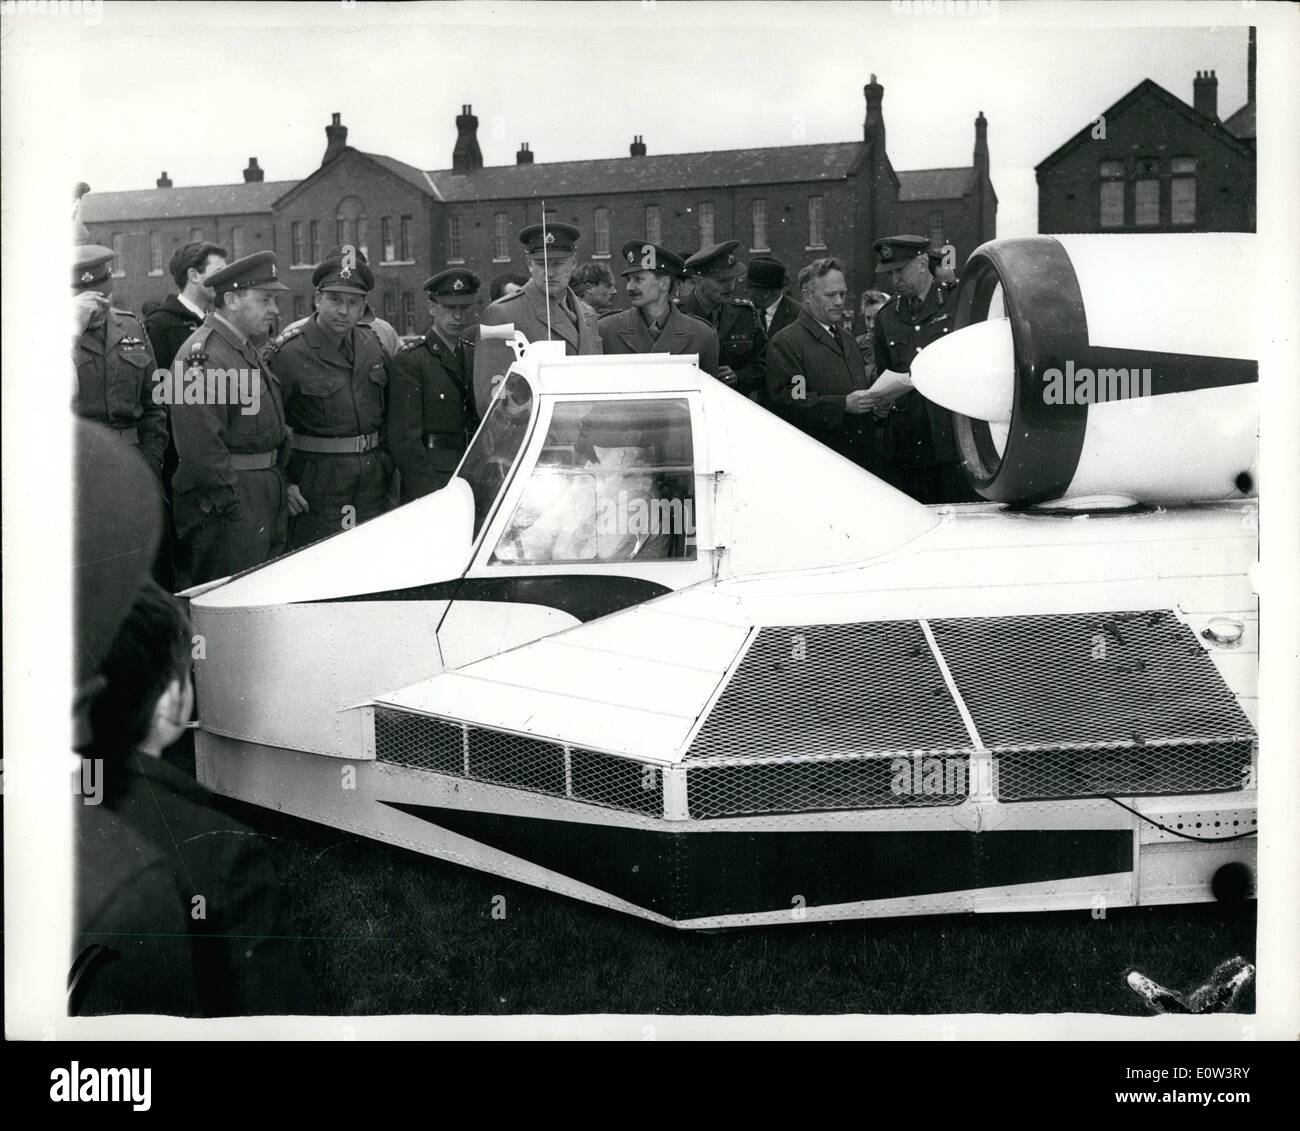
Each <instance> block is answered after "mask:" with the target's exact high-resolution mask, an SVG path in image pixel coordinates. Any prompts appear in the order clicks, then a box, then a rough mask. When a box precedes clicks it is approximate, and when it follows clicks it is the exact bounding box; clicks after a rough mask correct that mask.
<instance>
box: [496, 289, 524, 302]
mask: <svg viewBox="0 0 1300 1131" xmlns="http://www.w3.org/2000/svg"><path fill="white" fill-rule="evenodd" d="M523 293H524V292H523V291H522V290H518V291H511V292H510V293H509V294H508V295H502V296H501V297H500V298H499V299H497V302H514V301H515V299H517V298H518V297H519V296H520V295H522V294H523ZM491 305H493V306H495V305H496V303H495V302H494V303H492V304H491Z"/></svg>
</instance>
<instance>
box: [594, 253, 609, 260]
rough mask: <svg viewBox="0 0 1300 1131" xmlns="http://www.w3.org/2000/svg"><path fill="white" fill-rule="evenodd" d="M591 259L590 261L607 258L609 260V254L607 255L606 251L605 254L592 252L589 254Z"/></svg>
mask: <svg viewBox="0 0 1300 1131" xmlns="http://www.w3.org/2000/svg"><path fill="white" fill-rule="evenodd" d="M591 258H592V259H609V258H610V254H609V252H607V251H606V252H599V251H594V252H592V254H591Z"/></svg>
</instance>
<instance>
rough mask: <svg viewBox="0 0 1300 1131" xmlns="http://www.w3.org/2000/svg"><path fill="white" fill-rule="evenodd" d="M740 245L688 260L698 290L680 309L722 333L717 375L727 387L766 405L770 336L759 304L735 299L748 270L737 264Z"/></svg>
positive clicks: (711, 250) (736, 242)
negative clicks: (740, 278) (739, 281)
mask: <svg viewBox="0 0 1300 1131" xmlns="http://www.w3.org/2000/svg"><path fill="white" fill-rule="evenodd" d="M739 246H740V241H739V240H728V241H727V242H726V243H715V244H714V245H713V246H712V247H706V248H702V249H701V250H699V251H697V252H696V253H695V254H694V255H692V256H691V257H690V259H688V260H687V261H686V270H687V272H689V273H690V275H691V277H692V278H693V279H694V280H695V290H694V291H693V292H692V293H691V295H690V296H689V297H688V298H685V299H683V300H682V301H681V302H679V303H678V304H677V305H678V309H679V310H681V311H682V313H683V314H690V315H693V316H694V317H696V318H701V319H703V320H704V321H705V322H707V323H708V324H709V325H710V326H712V327H713V328H714V330H716V331H717V333H718V349H719V357H718V361H719V365H718V371H717V373H715V374H714V376H715V377H717V379H718V380H719V381H721V382H722V383H723V384H724V385H729V386H730V387H731V388H733V389H736V390H738V391H739V392H742V393H744V394H745V395H746V396H749V397H750V398H751V399H752V400H757V401H759V403H762V400H763V397H764V395H765V391H766V390H765V380H766V369H765V368H764V363H763V354H764V352H765V351H766V349H767V336H766V335H765V334H764V333H763V323H762V321H761V319H760V318H759V315H758V311H757V310H755V309H754V304H753V303H752V302H750V301H749V299H747V298H736V297H735V293H734V292H735V290H736V277H737V276H738V275H741V274H743V273H744V270H745V268H744V266H743V265H741V264H739V263H737V262H736V248H738V247H739Z"/></svg>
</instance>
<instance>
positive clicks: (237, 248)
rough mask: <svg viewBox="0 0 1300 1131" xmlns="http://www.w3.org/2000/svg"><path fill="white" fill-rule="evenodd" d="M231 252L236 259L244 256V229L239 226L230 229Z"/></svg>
mask: <svg viewBox="0 0 1300 1131" xmlns="http://www.w3.org/2000/svg"><path fill="white" fill-rule="evenodd" d="M230 254H231V257H232V258H234V259H243V258H244V229H243V228H240V227H238V226H236V227H234V228H231V229H230Z"/></svg>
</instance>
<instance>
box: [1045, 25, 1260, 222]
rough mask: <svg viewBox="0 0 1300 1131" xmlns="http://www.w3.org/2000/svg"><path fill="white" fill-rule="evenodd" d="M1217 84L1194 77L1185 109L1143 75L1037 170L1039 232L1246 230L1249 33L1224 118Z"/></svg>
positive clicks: (1251, 86)
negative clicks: (1243, 71) (1241, 98)
mask: <svg viewBox="0 0 1300 1131" xmlns="http://www.w3.org/2000/svg"><path fill="white" fill-rule="evenodd" d="M1218 88H1219V80H1218V78H1217V76H1216V75H1215V73H1214V72H1213V71H1205V72H1201V71H1198V72H1197V73H1196V78H1195V80H1194V81H1193V84H1192V105H1190V106H1189V105H1188V104H1187V103H1186V102H1183V101H1182V100H1181V99H1179V98H1175V97H1174V95H1172V94H1170V93H1169V91H1167V90H1165V89H1164V87H1162V86H1160V85H1158V84H1157V83H1154V82H1152V81H1151V80H1150V79H1143V80H1142V81H1141V82H1140V83H1138V85H1137V86H1135V87H1134V88H1133V89H1132V90H1130V91H1129V92H1128V94H1126V95H1124V97H1123V98H1121V99H1120V100H1119V101H1118V102H1116V103H1115V104H1114V105H1113V106H1111V107H1110V108H1109V109H1108V110H1106V111H1105V112H1104V113H1103V114H1102V116H1101V119H1102V121H1101V122H1100V123H1098V122H1089V123H1088V124H1087V125H1086V126H1084V127H1083V128H1082V129H1081V130H1080V131H1079V132H1078V133H1076V134H1075V135H1074V136H1073V137H1072V138H1070V140H1069V141H1067V142H1065V144H1064V145H1062V146H1060V148H1058V149H1057V150H1055V152H1053V153H1052V154H1050V155H1049V156H1048V157H1046V158H1044V159H1043V161H1041V162H1040V163H1039V164H1038V166H1037V167H1036V169H1035V172H1036V174H1037V178H1038V230H1039V231H1040V232H1043V233H1048V234H1051V233H1059V232H1253V231H1254V230H1255V29H1254V28H1252V29H1251V31H1250V46H1249V51H1248V58H1247V81H1246V88H1247V96H1246V104H1245V105H1244V106H1242V107H1241V108H1240V109H1239V110H1238V111H1237V112H1236V113H1234V114H1232V115H1231V116H1230V117H1228V118H1227V119H1220V118H1219V112H1218V98H1219V95H1218ZM1103 125H1104V129H1103Z"/></svg>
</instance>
